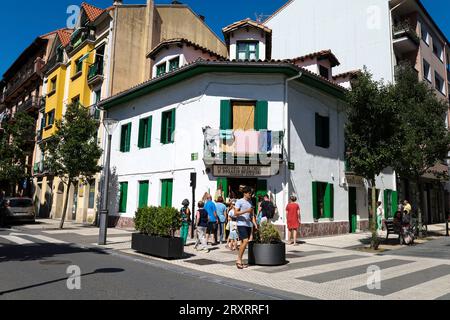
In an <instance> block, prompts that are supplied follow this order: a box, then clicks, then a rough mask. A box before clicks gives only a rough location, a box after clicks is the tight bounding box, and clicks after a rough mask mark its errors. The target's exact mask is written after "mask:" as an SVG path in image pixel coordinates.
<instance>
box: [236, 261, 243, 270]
mask: <svg viewBox="0 0 450 320" xmlns="http://www.w3.org/2000/svg"><path fill="white" fill-rule="evenodd" d="M236 267H237V268H238V269H239V270H243V269H244V265H243V264H242V263H238V262H236Z"/></svg>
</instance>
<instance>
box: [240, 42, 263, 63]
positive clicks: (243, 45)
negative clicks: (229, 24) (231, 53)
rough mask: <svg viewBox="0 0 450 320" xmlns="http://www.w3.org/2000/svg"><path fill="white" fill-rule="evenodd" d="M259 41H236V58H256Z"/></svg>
mask: <svg viewBox="0 0 450 320" xmlns="http://www.w3.org/2000/svg"><path fill="white" fill-rule="evenodd" d="M258 59H259V43H258V42H256V41H238V42H237V60H258Z"/></svg>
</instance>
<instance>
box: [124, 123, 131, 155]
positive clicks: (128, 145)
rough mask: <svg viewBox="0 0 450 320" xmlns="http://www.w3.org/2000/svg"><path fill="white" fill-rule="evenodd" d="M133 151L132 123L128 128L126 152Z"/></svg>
mask: <svg viewBox="0 0 450 320" xmlns="http://www.w3.org/2000/svg"><path fill="white" fill-rule="evenodd" d="M130 150H131V123H129V124H128V127H127V136H126V143H125V152H130Z"/></svg>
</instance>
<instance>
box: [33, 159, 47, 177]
mask: <svg viewBox="0 0 450 320" xmlns="http://www.w3.org/2000/svg"><path fill="white" fill-rule="evenodd" d="M45 169H46V168H45V166H44V161H41V162H37V163H35V164H34V167H33V174H34V175H41V174H44V173H45V171H46V170H45Z"/></svg>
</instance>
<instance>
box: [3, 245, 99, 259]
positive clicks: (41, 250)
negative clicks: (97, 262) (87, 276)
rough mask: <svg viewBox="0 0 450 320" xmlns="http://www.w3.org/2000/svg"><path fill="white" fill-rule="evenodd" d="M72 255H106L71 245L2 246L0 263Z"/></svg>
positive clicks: (97, 250)
mask: <svg viewBox="0 0 450 320" xmlns="http://www.w3.org/2000/svg"><path fill="white" fill-rule="evenodd" d="M74 253H96V254H104V255H106V254H107V253H106V252H104V251H103V250H101V249H83V248H80V247H77V246H75V245H71V244H51V243H46V244H44V243H36V244H28V245H10V244H2V245H1V246H0V263H2V262H11V261H36V260H42V259H44V258H51V257H54V256H59V255H65V254H74Z"/></svg>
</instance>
